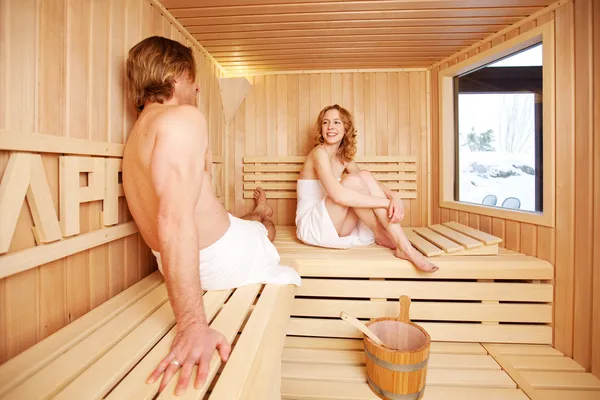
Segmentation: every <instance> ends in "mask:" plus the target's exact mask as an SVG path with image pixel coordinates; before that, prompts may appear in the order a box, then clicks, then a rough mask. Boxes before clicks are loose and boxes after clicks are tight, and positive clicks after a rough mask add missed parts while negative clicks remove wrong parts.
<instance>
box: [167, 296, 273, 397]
mask: <svg viewBox="0 0 600 400" xmlns="http://www.w3.org/2000/svg"><path fill="white" fill-rule="evenodd" d="M261 286H262V285H249V286H244V287H242V288H239V289H237V290H236V291H235V293H234V294H233V296H232V297H231V299H230V300H229V301H228V302H227V304H225V306H224V307H223V309H222V310H221V312H219V315H218V316H217V318H215V320H214V321H213V322H212V323H211V328H212V329H214V330H216V331H218V332H221V333H222V334H223V335H225V337H226V339H227V342H228V343H233V340H234V338H235V336H236V334H237V333H238V332H239V330H240V328H241V326H242V324H243V323H244V320H245V319H246V317H247V315H248V313H249V312H250V311H251V306H252V303H254V301H255V300H256V295H257V294H258V292H259V290H260V289H261ZM242 334H243V333H242ZM234 350H235V348H234ZM220 367H221V357H220V356H219V355H218V353H217V352H216V351H215V353H214V354H213V356H212V358H211V360H210V367H209V370H208V375H207V377H206V380H205V382H204V385H202V387H200V388H198V389H192V388H191V387H190V388H188V390H187V391H186V392H185V393H184V394H183V395H180V396H177V395H175V391H174V389H175V386H176V384H177V381H178V380H179V375H180V371H181V370H179V371H177V373H176V374H175V375H174V376H173V380H172V381H171V382H169V384H168V385H167V386H166V387H165V390H163V392H162V393H160V394H159V395H158V397H157V399H159V400H160V399H171V398H181V399H186V400H187V399H202V398H203V397H204V395H205V394H206V392H207V391H208V390H209V387H210V386H211V384H212V383H214V382H213V380H214V378H215V376H216V374H217V371H218V370H219V368H220ZM197 373H198V366H194V369H193V371H192V376H193V377H195V376H196V375H197ZM190 386H191V384H190Z"/></svg>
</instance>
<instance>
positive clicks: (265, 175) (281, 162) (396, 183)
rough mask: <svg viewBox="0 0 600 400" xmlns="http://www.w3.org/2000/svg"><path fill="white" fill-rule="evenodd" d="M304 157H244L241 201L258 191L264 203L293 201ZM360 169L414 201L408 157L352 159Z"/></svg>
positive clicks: (411, 162)
mask: <svg viewBox="0 0 600 400" xmlns="http://www.w3.org/2000/svg"><path fill="white" fill-rule="evenodd" d="M305 160H306V157H304V156H290V157H244V158H243V163H244V198H245V199H251V198H252V193H253V191H254V189H256V188H257V187H259V186H260V187H262V188H263V189H264V190H265V192H266V194H267V198H268V199H295V198H296V181H297V180H298V173H299V172H300V169H301V168H302V164H304V161H305ZM356 162H357V164H358V166H359V167H360V168H361V169H365V170H368V171H370V172H372V173H373V174H374V175H375V177H376V178H377V179H379V180H380V181H382V182H383V183H384V184H385V185H386V186H387V187H389V188H390V189H391V190H394V191H397V192H398V193H400V195H401V197H402V198H404V199H415V198H416V197H417V159H416V157H411V156H367V157H356Z"/></svg>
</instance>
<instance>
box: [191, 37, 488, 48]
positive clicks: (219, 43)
mask: <svg viewBox="0 0 600 400" xmlns="http://www.w3.org/2000/svg"><path fill="white" fill-rule="evenodd" d="M415 39H417V40H415ZM398 41H399V40H398V38H397V37H396V36H390V35H361V36H311V37H302V38H262V39H256V38H255V39H252V38H250V39H232V40H230V39H224V40H208V41H204V43H203V46H204V47H205V48H208V47H214V46H227V45H229V46H231V45H237V46H244V45H249V44H281V43H283V44H288V45H289V44H299V43H328V44H331V43H336V44H341V43H344V42H347V43H348V42H349V43H353V42H380V43H383V42H398ZM413 41H414V42H420V43H422V45H434V44H436V43H437V44H442V43H444V42H448V43H452V44H458V45H459V46H464V45H470V44H473V43H477V40H473V39H453V38H452V37H451V35H447V37H444V38H443V39H429V40H427V39H425V40H424V39H418V38H413V39H412V40H404V42H405V43H411V42H413Z"/></svg>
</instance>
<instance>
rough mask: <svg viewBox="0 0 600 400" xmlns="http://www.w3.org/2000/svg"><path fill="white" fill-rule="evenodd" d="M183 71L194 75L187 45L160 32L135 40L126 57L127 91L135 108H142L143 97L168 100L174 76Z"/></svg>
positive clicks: (159, 100) (179, 74) (193, 66)
mask: <svg viewBox="0 0 600 400" xmlns="http://www.w3.org/2000/svg"><path fill="white" fill-rule="evenodd" d="M184 74H187V75H188V77H189V78H190V79H191V80H195V79H196V61H195V60H194V54H193V53H192V49H191V48H189V47H186V46H184V45H182V44H181V43H179V42H176V41H175V40H171V39H167V38H165V37H161V36H151V37H149V38H147V39H144V40H142V41H141V42H139V43H138V44H136V45H135V46H134V47H132V48H131V50H129V56H128V57H127V91H128V93H129V98H130V100H131V101H132V102H133V105H134V106H135V109H136V110H138V111H142V110H143V109H144V104H146V102H147V101H151V102H156V103H162V102H163V101H165V100H169V99H170V98H171V97H172V96H173V90H174V88H175V85H174V84H175V79H176V78H178V77H180V76H183V75H184Z"/></svg>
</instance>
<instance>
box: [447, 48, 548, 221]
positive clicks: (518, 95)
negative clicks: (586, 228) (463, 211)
mask: <svg viewBox="0 0 600 400" xmlns="http://www.w3.org/2000/svg"><path fill="white" fill-rule="evenodd" d="M542 71H543V66H542V44H541V43H538V44H535V45H533V46H530V47H527V48H525V49H523V50H520V51H518V52H515V53H512V54H510V55H508V56H506V57H503V58H502V59H499V60H495V61H493V62H491V63H489V64H486V65H482V66H480V67H479V68H477V69H475V70H471V71H468V72H466V73H464V74H461V75H459V76H456V77H454V85H453V87H454V104H455V107H454V113H455V117H454V125H455V126H454V131H455V149H457V151H455V157H456V160H455V162H454V168H455V172H454V173H455V179H454V199H455V200H456V201H460V202H465V203H475V204H484V205H487V206H492V207H500V208H504V209H518V210H523V211H533V212H543V207H544V204H543V197H544V196H543V188H542V185H543V173H544V171H543V168H542V166H543V160H542V155H543V146H542V141H543V134H542V131H543V126H542V120H543V118H542V116H543V112H542V111H543V90H542V89H543V84H542V83H543V82H542Z"/></svg>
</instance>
